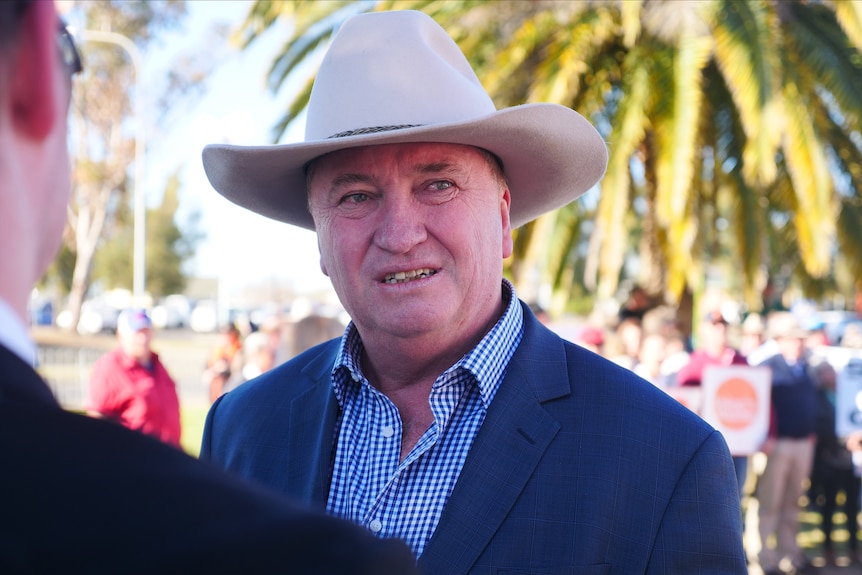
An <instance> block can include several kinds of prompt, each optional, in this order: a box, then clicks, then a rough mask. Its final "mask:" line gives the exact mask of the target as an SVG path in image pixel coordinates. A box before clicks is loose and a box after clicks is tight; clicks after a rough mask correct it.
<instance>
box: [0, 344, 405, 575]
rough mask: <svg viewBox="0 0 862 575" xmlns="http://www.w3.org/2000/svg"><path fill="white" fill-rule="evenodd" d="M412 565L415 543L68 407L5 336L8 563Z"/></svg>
mask: <svg viewBox="0 0 862 575" xmlns="http://www.w3.org/2000/svg"><path fill="white" fill-rule="evenodd" d="M393 571H394V572H397V573H405V574H406V573H414V572H415V571H416V565H415V560H414V558H413V556H412V555H411V554H410V551H409V549H408V548H407V546H406V545H403V544H401V545H395V544H394V542H392V541H380V540H379V539H377V538H375V537H373V536H372V535H371V534H369V533H367V532H363V530H362V529H360V528H358V527H356V526H354V525H350V524H349V523H348V522H346V521H337V520H335V519H333V518H332V517H328V516H325V515H324V514H322V513H319V512H313V511H311V510H309V509H306V506H302V507H300V506H294V505H291V504H289V503H288V502H287V501H286V500H284V498H283V497H280V496H278V495H277V494H274V493H271V492H268V491H266V490H264V489H261V488H260V487H259V486H255V485H252V484H251V483H250V482H247V481H244V480H241V479H240V478H237V477H233V476H231V475H229V474H227V473H225V472H224V471H223V470H221V469H218V468H216V467H214V466H212V465H209V464H205V463H202V462H200V461H197V460H196V459H194V458H192V457H189V456H188V455H186V454H185V453H183V452H181V451H180V450H178V449H175V448H173V447H169V446H167V445H165V444H163V443H160V442H159V441H157V440H155V439H152V438H150V437H146V436H145V435H143V434H142V433H138V432H134V431H129V430H128V429H125V428H123V427H121V426H120V425H118V424H115V423H111V422H108V421H105V420H97V419H93V418H90V417H86V416H83V415H77V414H74V413H69V412H67V411H64V410H63V409H61V408H60V406H59V405H58V404H57V402H56V401H55V400H54V398H53V396H52V395H51V392H50V390H49V389H48V386H47V385H45V382H44V381H42V379H41V378H40V377H39V375H38V374H37V373H36V372H35V371H34V370H33V369H32V368H31V367H30V366H28V365H27V364H26V363H24V362H23V361H21V359H19V358H18V356H16V355H14V354H13V353H12V352H11V351H9V350H8V349H6V348H5V347H3V346H0V573H3V574H4V575H16V574H28V575H34V574H45V575H49V574H50V575H53V574H56V573H70V574H78V573H86V574H88V575H99V574H105V575H114V574H118V573H122V574H124V575H132V574H141V575H143V574H147V575H151V574H154V573H158V574H178V575H179V574H182V575H193V574H206V575H213V574H218V573H225V574H227V573H230V574H234V573H254V574H282V573H283V574H285V575H287V574H290V575H294V574H298V573H306V574H308V575H319V574H321V573H328V574H330V575H336V574H338V575H348V574H351V575H352V574H355V573H367V574H368V575H371V574H374V575H379V574H381V573H388V572H393Z"/></svg>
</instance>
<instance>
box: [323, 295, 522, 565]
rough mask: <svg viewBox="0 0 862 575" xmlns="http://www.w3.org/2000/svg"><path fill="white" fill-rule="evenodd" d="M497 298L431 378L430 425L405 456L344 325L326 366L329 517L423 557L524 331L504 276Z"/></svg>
mask: <svg viewBox="0 0 862 575" xmlns="http://www.w3.org/2000/svg"><path fill="white" fill-rule="evenodd" d="M503 297H504V299H505V300H506V301H507V305H506V311H505V312H504V313H503V316H502V317H501V318H500V320H499V321H498V322H497V324H496V325H495V326H494V327H493V329H491V331H489V332H488V333H487V334H486V335H485V337H484V338H482V341H480V342H479V343H478V344H477V345H476V347H475V348H473V349H472V350H471V351H470V352H469V353H467V355H465V356H464V357H462V358H461V359H460V360H459V361H458V362H457V363H456V364H455V365H453V366H452V367H450V368H449V369H447V370H446V371H445V372H443V373H442V374H441V375H440V376H439V377H438V378H437V380H436V381H435V382H434V385H433V386H432V388H431V394H430V396H429V403H430V404H431V411H432V413H433V414H434V423H432V424H431V426H430V427H429V428H428V430H427V431H426V432H425V434H424V435H422V437H421V438H420V439H419V441H418V442H417V443H416V446H415V447H413V449H412V450H411V451H410V453H409V454H408V455H407V457H405V458H404V461H399V459H400V455H401V418H400V417H399V415H398V410H397V409H396V407H395V405H394V404H393V403H392V402H391V401H389V399H388V398H387V397H386V396H385V395H383V394H382V393H380V392H379V391H377V390H376V389H375V388H374V387H373V386H372V385H371V384H369V382H368V380H367V379H366V378H365V376H364V375H363V374H362V366H361V362H360V357H361V352H362V340H361V339H360V338H359V332H357V331H356V328H355V326H353V324H350V325H349V326H348V327H347V330H346V331H345V333H344V337H343V338H342V342H341V351H340V353H339V355H338V357H337V358H336V361H335V366H334V367H333V369H332V387H333V390H334V392H335V397H336V398H337V400H338V403H339V405H340V406H341V410H342V411H341V415H340V416H339V420H338V444H337V447H336V450H335V462H334V467H333V472H332V484H331V486H330V489H329V501H328V502H327V509H328V511H329V513H330V514H332V515H335V516H337V517H342V518H345V519H349V520H351V521H353V522H355V523H358V524H360V525H364V526H365V527H367V528H368V529H369V530H370V531H371V532H372V533H374V534H375V535H377V536H379V537H397V538H400V539H402V540H404V541H406V542H407V544H408V545H409V546H410V548H411V549H412V550H413V553H414V554H415V555H416V557H419V556H420V555H422V552H423V551H424V549H425V546H426V545H427V544H428V540H429V539H431V535H432V534H433V533H434V529H436V527H437V523H438V522H439V521H440V515H441V514H442V513H443V506H444V505H446V501H447V500H448V499H449V495H450V494H451V493H452V489H453V488H454V487H455V482H456V481H457V480H458V476H459V475H460V473H461V468H462V467H463V466H464V460H465V459H466V458H467V453H468V452H469V451H470V446H471V445H472V444H473V440H474V439H475V438H476V434H477V432H478V431H479V427H481V425H482V422H483V421H484V420H485V413H486V412H487V410H488V406H489V405H490V404H491V400H493V399H494V394H495V393H496V392H497V389H498V387H499V385H500V382H501V381H502V380H503V377H504V376H505V374H506V367H507V365H508V364H509V360H510V359H511V358H512V355H513V354H514V353H515V349H517V347H518V344H519V343H520V342H521V338H522V336H523V333H524V317H523V312H522V310H521V306H520V303H519V302H518V298H517V297H515V291H514V288H513V287H512V284H510V283H509V282H508V281H505V280H504V282H503Z"/></svg>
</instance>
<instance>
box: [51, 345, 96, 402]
mask: <svg viewBox="0 0 862 575" xmlns="http://www.w3.org/2000/svg"><path fill="white" fill-rule="evenodd" d="M37 350H38V351H37V356H36V362H37V363H36V366H37V369H38V371H39V373H40V374H41V375H42V377H44V378H45V380H46V381H47V382H48V386H49V387H50V388H51V391H52V392H53V393H54V397H56V398H57V401H59V402H60V405H62V406H63V407H64V408H66V409H69V410H73V411H82V410H83V409H84V405H85V402H86V398H87V385H88V380H89V377H90V370H91V369H92V367H93V364H94V363H95V362H96V360H97V359H99V358H100V357H101V356H102V355H104V353H105V350H104V349H94V348H86V347H70V346H60V345H40V346H39V347H38V348H37Z"/></svg>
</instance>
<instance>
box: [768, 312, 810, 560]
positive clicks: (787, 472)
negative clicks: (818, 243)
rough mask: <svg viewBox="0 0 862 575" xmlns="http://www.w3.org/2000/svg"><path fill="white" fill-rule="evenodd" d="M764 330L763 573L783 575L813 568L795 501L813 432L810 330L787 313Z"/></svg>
mask: <svg viewBox="0 0 862 575" xmlns="http://www.w3.org/2000/svg"><path fill="white" fill-rule="evenodd" d="M767 331H768V332H769V335H770V337H771V338H772V340H773V341H774V343H775V349H776V350H777V352H776V353H775V354H774V355H772V356H770V357H768V358H767V359H765V360H764V361H762V362H761V363H760V364H759V365H762V366H766V367H769V368H770V369H771V370H772V399H771V401H772V418H773V422H772V424H771V428H772V429H771V430H770V437H769V438H768V439H767V441H766V444H765V445H764V447H763V449H762V451H763V452H764V453H765V454H766V467H765V468H764V470H763V474H762V475H761V476H760V478H759V480H758V482H757V492H756V496H757V500H758V504H759V505H758V518H759V530H760V540H761V550H760V553H759V561H760V566H761V568H762V569H763V571H764V573H766V574H767V575H768V574H770V573H773V574H778V573H781V572H782V571H781V569H780V568H779V564H780V563H781V561H782V560H784V559H788V560H790V561H791V562H792V563H793V565H794V567H795V568H796V570H797V572H807V571H810V570H811V569H812V567H811V563H810V561H809V560H808V558H806V557H805V555H804V554H803V553H802V550H801V549H800V547H799V543H798V541H797V537H796V536H797V534H798V532H799V498H800V497H802V495H803V493H804V492H805V484H806V482H807V481H808V480H809V478H810V475H811V466H812V463H813V458H814V447H815V443H816V437H817V436H816V433H817V405H818V403H817V389H816V386H815V383H814V381H813V379H812V377H811V374H810V373H809V369H808V365H807V357H806V350H805V339H806V338H807V337H808V330H806V329H804V328H803V327H802V325H801V324H800V323H799V320H798V319H797V318H796V317H795V316H794V315H793V314H792V313H790V312H786V311H777V312H772V313H771V314H769V316H768V317H767Z"/></svg>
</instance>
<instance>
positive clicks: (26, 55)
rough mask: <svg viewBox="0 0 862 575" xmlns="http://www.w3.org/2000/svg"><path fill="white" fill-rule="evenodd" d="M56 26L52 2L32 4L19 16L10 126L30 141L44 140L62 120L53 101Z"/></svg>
mask: <svg viewBox="0 0 862 575" xmlns="http://www.w3.org/2000/svg"><path fill="white" fill-rule="evenodd" d="M57 26H58V20H57V14H56V12H55V11H54V3H53V2H32V3H31V4H30V5H29V6H28V8H27V9H26V10H25V11H24V14H23V15H22V16H21V26H20V29H19V33H18V38H17V41H16V46H15V47H14V48H13V52H12V53H11V58H10V60H11V62H12V69H11V70H10V72H11V74H10V78H11V94H10V98H9V104H10V105H11V106H12V109H11V113H12V122H13V126H14V128H15V130H16V131H17V132H19V133H21V134H23V135H25V136H26V137H28V138H30V139H33V140H42V139H44V138H45V137H46V136H47V135H48V134H50V133H51V131H52V130H53V129H54V124H55V123H56V122H57V121H59V120H60V119H61V118H59V117H58V116H59V111H58V109H57V108H58V107H57V104H56V99H55V98H56V95H55V91H56V90H59V89H60V86H59V85H58V75H57V70H56V66H57V59H58V49H57ZM63 119H64V118H63Z"/></svg>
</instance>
